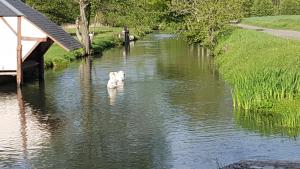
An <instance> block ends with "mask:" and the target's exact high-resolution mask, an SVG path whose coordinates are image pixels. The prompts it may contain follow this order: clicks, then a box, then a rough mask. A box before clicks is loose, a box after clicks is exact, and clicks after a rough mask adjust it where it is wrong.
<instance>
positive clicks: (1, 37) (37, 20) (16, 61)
mask: <svg viewBox="0 0 300 169" xmlns="http://www.w3.org/2000/svg"><path fill="white" fill-rule="evenodd" d="M53 42H56V43H57V44H59V45H60V46H61V47H63V48H64V49H65V50H68V51H71V50H75V49H78V48H81V47H82V46H81V44H80V43H79V42H78V41H76V40H75V39H74V38H73V37H71V36H70V35H69V34H68V33H66V32H65V31H64V30H63V29H62V28H61V27H59V26H58V25H56V24H55V23H53V22H52V21H50V20H49V19H48V18H47V17H46V16H44V15H43V14H41V13H39V12H38V11H36V10H34V9H32V8H31V7H29V6H27V5H26V4H24V3H23V2H22V1H20V0H0V76H16V79H17V84H18V85H21V84H22V83H23V70H24V69H26V68H29V67H37V68H38V69H39V76H40V78H41V79H43V74H44V73H43V70H44V57H43V56H44V54H45V53H46V51H47V50H48V49H49V47H50V46H51V45H52V44H53Z"/></svg>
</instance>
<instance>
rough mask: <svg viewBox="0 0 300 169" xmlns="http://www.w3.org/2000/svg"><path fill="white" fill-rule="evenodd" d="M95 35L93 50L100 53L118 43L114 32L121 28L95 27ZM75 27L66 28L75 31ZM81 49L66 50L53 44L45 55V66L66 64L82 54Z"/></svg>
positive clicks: (58, 66)
mask: <svg viewBox="0 0 300 169" xmlns="http://www.w3.org/2000/svg"><path fill="white" fill-rule="evenodd" d="M95 30H96V32H95V34H96V36H95V37H94V41H93V44H92V48H93V52H94V53H100V52H101V51H103V50H105V49H107V48H110V47H113V46H115V45H120V41H119V40H118V39H117V36H116V34H117V33H118V32H120V31H121V28H110V27H101V28H99V27H98V28H97V29H95ZM75 31H76V30H75V29H70V30H68V32H69V33H73V34H74V33H75ZM83 53H84V51H83V49H78V50H75V51H73V52H67V51H65V50H64V49H63V48H61V47H60V46H59V45H58V44H54V45H53V46H52V47H51V48H50V49H49V51H48V52H47V53H46V55H45V67H46V68H60V67H64V66H67V65H68V64H69V63H70V62H72V61H74V60H76V59H78V58H80V57H82V56H83Z"/></svg>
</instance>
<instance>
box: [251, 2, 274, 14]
mask: <svg viewBox="0 0 300 169" xmlns="http://www.w3.org/2000/svg"><path fill="white" fill-rule="evenodd" d="M273 12H274V10H273V2H272V0H255V1H254V4H253V7H252V15H254V16H269V15H273Z"/></svg>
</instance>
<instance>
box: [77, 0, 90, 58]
mask: <svg viewBox="0 0 300 169" xmlns="http://www.w3.org/2000/svg"><path fill="white" fill-rule="evenodd" d="M79 7H80V21H79V23H78V24H79V30H80V36H81V42H82V44H83V46H84V49H85V54H87V55H90V54H91V53H92V52H91V40H90V36H89V18H90V16H89V11H88V10H89V9H88V8H89V7H90V2H89V0H79Z"/></svg>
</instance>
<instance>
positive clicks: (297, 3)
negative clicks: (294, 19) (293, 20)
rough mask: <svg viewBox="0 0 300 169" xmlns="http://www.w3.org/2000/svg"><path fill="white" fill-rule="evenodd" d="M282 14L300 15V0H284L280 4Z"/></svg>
mask: <svg viewBox="0 0 300 169" xmlns="http://www.w3.org/2000/svg"><path fill="white" fill-rule="evenodd" d="M280 14H282V15H300V0H283V1H282V2H281V4H280Z"/></svg>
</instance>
